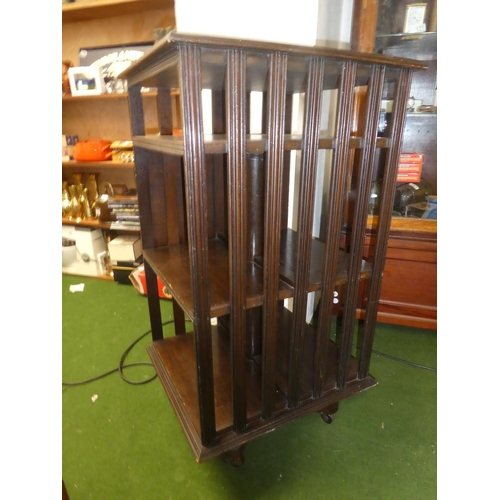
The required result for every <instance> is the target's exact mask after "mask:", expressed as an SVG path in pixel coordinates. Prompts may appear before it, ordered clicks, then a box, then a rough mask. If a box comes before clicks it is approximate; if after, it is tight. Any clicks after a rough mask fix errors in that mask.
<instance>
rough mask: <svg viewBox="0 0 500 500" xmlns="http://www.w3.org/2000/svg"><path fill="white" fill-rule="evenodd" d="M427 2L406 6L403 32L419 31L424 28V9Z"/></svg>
mask: <svg viewBox="0 0 500 500" xmlns="http://www.w3.org/2000/svg"><path fill="white" fill-rule="evenodd" d="M426 7H427V4H418V5H416V4H412V5H408V6H407V7H406V17H405V24H404V29H403V31H404V32H405V33H421V32H423V31H425V30H426V26H425V22H424V21H425V9H426Z"/></svg>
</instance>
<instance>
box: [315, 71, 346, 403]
mask: <svg viewBox="0 0 500 500" xmlns="http://www.w3.org/2000/svg"><path fill="white" fill-rule="evenodd" d="M355 77H356V64H355V63H352V62H346V63H345V64H344V67H343V69H342V76H341V81H340V86H339V91H338V101H337V126H336V137H335V143H336V149H335V151H334V154H333V159H332V173H331V175H330V187H329V190H328V193H329V197H328V206H327V213H326V217H327V224H326V226H327V227H326V231H325V233H326V234H325V256H326V258H325V265H324V270H323V280H322V283H323V285H322V289H321V297H322V300H321V305H320V309H319V317H318V329H317V337H316V346H315V363H314V368H315V373H314V389H313V396H314V397H315V398H317V397H320V396H322V395H323V391H324V387H325V377H326V362H327V355H328V344H329V337H330V328H331V317H332V303H333V293H334V289H335V269H336V267H337V266H336V264H337V261H338V258H339V247H340V236H341V230H342V221H343V217H342V215H343V206H344V200H345V197H346V190H347V175H348V158H349V137H350V131H351V119H352V103H353V101H354V84H355Z"/></svg>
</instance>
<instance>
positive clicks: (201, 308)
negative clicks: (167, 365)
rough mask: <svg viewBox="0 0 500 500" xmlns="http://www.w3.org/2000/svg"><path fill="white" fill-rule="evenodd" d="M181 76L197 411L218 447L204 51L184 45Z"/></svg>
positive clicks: (205, 440) (207, 439) (205, 439)
mask: <svg viewBox="0 0 500 500" xmlns="http://www.w3.org/2000/svg"><path fill="white" fill-rule="evenodd" d="M179 73H180V84H181V90H182V96H183V102H182V104H183V105H182V120H183V127H184V159H185V163H184V173H185V174H184V178H185V183H186V212H187V228H188V241H189V263H190V272H191V287H192V290H193V311H194V314H193V316H194V317H193V326H194V335H195V343H196V361H197V366H198V370H197V377H198V405H199V411H200V429H201V442H202V444H203V445H204V446H210V445H212V444H213V443H214V442H215V405H214V383H213V360H212V339H211V325H210V297H209V286H210V283H209V278H208V269H207V260H208V238H207V231H206V227H207V220H206V218H207V196H206V189H205V186H206V173H205V145H204V142H203V120H202V104H201V81H200V76H201V50H200V48H199V47H197V46H193V45H190V44H180V45H179Z"/></svg>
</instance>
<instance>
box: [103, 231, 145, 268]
mask: <svg viewBox="0 0 500 500" xmlns="http://www.w3.org/2000/svg"><path fill="white" fill-rule="evenodd" d="M108 250H109V258H110V260H112V261H127V262H128V261H133V260H135V259H137V258H138V257H139V256H141V255H142V241H141V238H140V237H139V236H136V235H131V236H117V237H116V238H115V239H114V240H111V241H110V242H109V243H108Z"/></svg>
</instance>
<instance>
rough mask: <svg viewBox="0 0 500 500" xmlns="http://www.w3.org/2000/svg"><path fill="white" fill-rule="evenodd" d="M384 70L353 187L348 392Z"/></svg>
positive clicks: (341, 361)
mask: <svg viewBox="0 0 500 500" xmlns="http://www.w3.org/2000/svg"><path fill="white" fill-rule="evenodd" d="M383 81H384V68H383V67H381V66H378V65H377V66H374V67H373V69H372V74H371V78H370V82H369V86H368V94H367V109H366V115H365V117H366V120H365V124H364V138H363V147H362V151H361V165H360V168H359V171H358V173H357V174H358V179H357V181H358V182H354V183H353V186H352V187H353V188H354V189H357V192H356V193H355V196H356V202H355V207H354V215H353V224H352V234H351V240H350V246H349V252H350V256H349V265H348V277H347V286H346V296H345V308H344V315H343V321H342V328H341V332H340V342H338V343H339V344H340V348H339V358H338V372H337V373H338V380H337V386H338V387H339V388H344V387H345V386H346V385H347V381H348V375H349V360H350V357H351V350H352V342H353V334H354V327H355V321H356V304H357V296H358V288H359V274H360V270H361V260H362V255H363V244H364V236H365V230H366V218H367V215H368V198H369V195H370V185H371V182H370V181H371V177H372V171H373V159H374V154H375V146H376V140H377V124H378V119H377V118H378V115H379V110H380V100H381V97H382V85H383Z"/></svg>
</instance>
